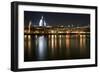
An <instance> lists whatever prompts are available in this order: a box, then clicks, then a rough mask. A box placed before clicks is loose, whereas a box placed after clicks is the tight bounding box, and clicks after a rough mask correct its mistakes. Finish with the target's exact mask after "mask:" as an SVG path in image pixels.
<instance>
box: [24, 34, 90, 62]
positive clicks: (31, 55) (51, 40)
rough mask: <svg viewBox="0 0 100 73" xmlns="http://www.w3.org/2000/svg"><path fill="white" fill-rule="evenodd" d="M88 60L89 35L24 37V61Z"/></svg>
mask: <svg viewBox="0 0 100 73" xmlns="http://www.w3.org/2000/svg"><path fill="white" fill-rule="evenodd" d="M86 58H90V37H89V35H24V61H25V62H27V61H45V60H67V59H86Z"/></svg>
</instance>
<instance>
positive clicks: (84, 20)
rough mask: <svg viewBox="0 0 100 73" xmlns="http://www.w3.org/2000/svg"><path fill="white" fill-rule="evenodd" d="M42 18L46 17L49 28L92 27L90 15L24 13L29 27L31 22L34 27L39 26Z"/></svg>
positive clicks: (25, 21) (26, 24) (25, 22)
mask: <svg viewBox="0 0 100 73" xmlns="http://www.w3.org/2000/svg"><path fill="white" fill-rule="evenodd" d="M41 16H43V17H44V20H45V21H46V24H47V26H48V25H49V26H58V25H60V26H68V25H73V26H75V27H76V26H87V25H90V15H89V14H75V13H54V12H52V13H51V12H31V11H24V25H25V26H28V24H29V22H30V21H31V22H32V25H33V26H34V25H39V21H40V19H41Z"/></svg>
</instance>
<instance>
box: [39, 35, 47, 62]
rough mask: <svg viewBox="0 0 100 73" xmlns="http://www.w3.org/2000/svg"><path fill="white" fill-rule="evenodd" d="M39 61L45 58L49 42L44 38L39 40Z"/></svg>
mask: <svg viewBox="0 0 100 73" xmlns="http://www.w3.org/2000/svg"><path fill="white" fill-rule="evenodd" d="M38 43H39V44H38V59H39V60H42V59H44V58H45V53H46V47H47V41H46V39H45V37H44V36H40V37H39V38H38Z"/></svg>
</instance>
